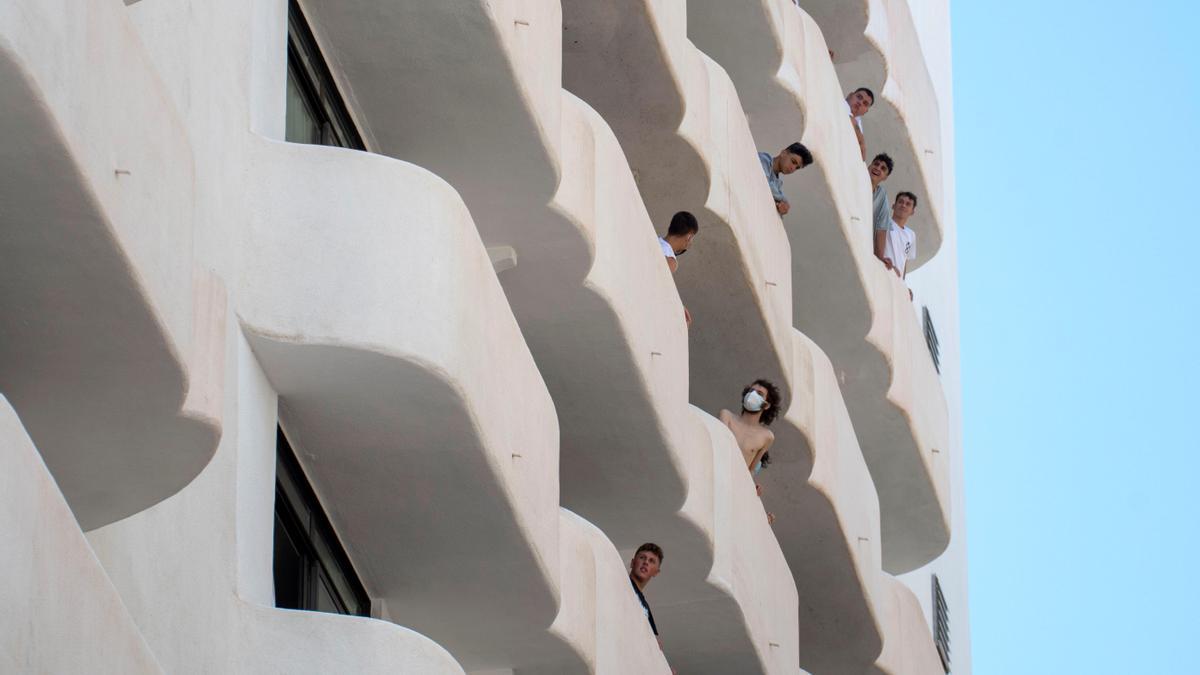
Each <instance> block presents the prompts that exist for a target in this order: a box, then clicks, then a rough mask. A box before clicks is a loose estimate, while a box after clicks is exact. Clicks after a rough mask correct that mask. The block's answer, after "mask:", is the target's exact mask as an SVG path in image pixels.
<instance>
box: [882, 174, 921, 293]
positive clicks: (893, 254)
mask: <svg viewBox="0 0 1200 675" xmlns="http://www.w3.org/2000/svg"><path fill="white" fill-rule="evenodd" d="M916 210H917V196H916V195H914V194H913V193H911V192H901V193H900V194H898V195H896V203H895V204H893V205H892V227H891V229H890V230H888V233H887V241H886V242H885V243H884V247H883V264H884V265H885V266H886V267H887V268H888V269H889V270H891V271H893V272H895V273H896V276H898V277H900V278H901V279H904V278H905V277H906V276H907V275H908V261H909V260H916V259H917V233H916V232H913V231H912V228H910V227H908V219H909V218H911V217H912V214H913V213H914V212H915V211H916ZM908 299H909V300H911V299H912V291H911V290H909V292H908Z"/></svg>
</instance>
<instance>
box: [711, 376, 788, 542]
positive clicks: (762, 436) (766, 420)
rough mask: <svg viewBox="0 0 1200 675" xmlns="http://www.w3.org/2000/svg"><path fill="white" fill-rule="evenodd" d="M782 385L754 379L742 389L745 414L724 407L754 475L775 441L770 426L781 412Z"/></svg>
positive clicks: (723, 417)
mask: <svg viewBox="0 0 1200 675" xmlns="http://www.w3.org/2000/svg"><path fill="white" fill-rule="evenodd" d="M781 398H782V397H781V396H780V395H779V388H778V387H776V386H775V385H774V384H771V383H770V382H769V381H767V380H755V381H754V382H752V383H751V384H750V385H749V386H748V387H746V388H745V389H743V390H742V413H741V414H740V415H736V416H735V415H734V414H733V413H731V412H729V411H728V410H721V421H722V422H724V423H725V426H727V427H729V430H730V431H732V432H733V438H734V440H736V441H737V444H738V449H739V450H741V451H742V459H743V460H744V461H745V462H746V468H747V469H748V470H749V471H750V473H751V474H752V475H753V474H754V473H756V472H755V468H757V467H758V466H759V463H760V462H762V458H763V455H765V454H767V449H768V448H770V447H771V444H772V443H774V442H775V433H774V432H772V431H771V430H770V429H768V428H767V426H768V425H769V424H771V422H774V421H775V416H776V415H778V414H779V402H780V399H781ZM754 487H755V489H756V491H757V492H758V496H759V497H761V496H762V486H761V485H759V484H757V483H755V485H754ZM767 522H768V523H773V522H775V514H773V513H768V514H767Z"/></svg>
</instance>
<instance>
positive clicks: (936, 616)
mask: <svg viewBox="0 0 1200 675" xmlns="http://www.w3.org/2000/svg"><path fill="white" fill-rule="evenodd" d="M926 316H928V314H926ZM933 644H935V645H937V650H938V656H940V657H941V658H942V669H943V670H945V671H946V672H947V673H949V672H950V611H949V610H948V609H947V608H946V596H944V595H942V584H941V583H939V582H938V578H937V575H936V574H935V575H933Z"/></svg>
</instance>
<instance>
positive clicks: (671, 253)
mask: <svg viewBox="0 0 1200 675" xmlns="http://www.w3.org/2000/svg"><path fill="white" fill-rule="evenodd" d="M658 245H659V246H661V247H662V252H663V255H665V256H667V257H668V258H671V259H674V258H675V249H673V248H671V245H670V244H668V243H667V240H666V239H663V238H662V237H659V238H658Z"/></svg>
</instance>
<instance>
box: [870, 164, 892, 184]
mask: <svg viewBox="0 0 1200 675" xmlns="http://www.w3.org/2000/svg"><path fill="white" fill-rule="evenodd" d="M867 173H869V174H871V178H872V179H873V180H874V181H875V182H876V183H882V182H883V181H885V180H887V177H888V174H890V173H891V171H888V166H887V162H885V161H883V160H882V159H877V160H875V161H873V162H871V165H870V166H868V167H867Z"/></svg>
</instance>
